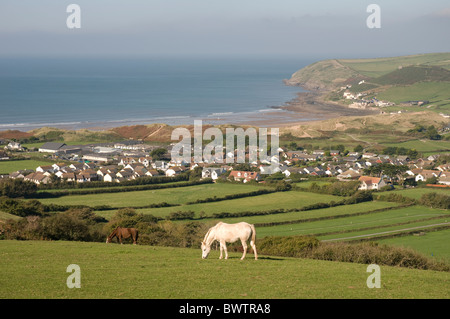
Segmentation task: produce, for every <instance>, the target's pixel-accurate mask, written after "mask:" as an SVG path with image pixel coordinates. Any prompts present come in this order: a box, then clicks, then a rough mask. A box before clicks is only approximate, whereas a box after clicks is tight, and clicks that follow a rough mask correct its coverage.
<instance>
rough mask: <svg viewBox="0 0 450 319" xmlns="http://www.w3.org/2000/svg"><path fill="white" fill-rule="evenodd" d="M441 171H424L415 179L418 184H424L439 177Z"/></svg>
mask: <svg viewBox="0 0 450 319" xmlns="http://www.w3.org/2000/svg"><path fill="white" fill-rule="evenodd" d="M441 173H442V172H441V171H439V170H431V169H423V170H421V171H420V172H418V173H417V175H416V177H415V179H416V182H424V181H426V180H427V179H429V178H432V177H439V176H440V175H441Z"/></svg>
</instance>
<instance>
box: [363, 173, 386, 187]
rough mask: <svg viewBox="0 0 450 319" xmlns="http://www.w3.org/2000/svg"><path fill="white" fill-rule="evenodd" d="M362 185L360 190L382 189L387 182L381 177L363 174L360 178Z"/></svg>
mask: <svg viewBox="0 0 450 319" xmlns="http://www.w3.org/2000/svg"><path fill="white" fill-rule="evenodd" d="M358 180H359V181H360V182H361V185H360V186H359V188H358V189H360V190H372V189H375V190H380V189H381V188H382V187H383V186H386V182H385V181H384V180H383V179H382V178H381V177H372V176H361V177H360V178H359V179H358Z"/></svg>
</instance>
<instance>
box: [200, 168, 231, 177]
mask: <svg viewBox="0 0 450 319" xmlns="http://www.w3.org/2000/svg"><path fill="white" fill-rule="evenodd" d="M224 172H225V169H223V168H221V167H205V168H203V170H202V178H212V179H213V180H216V179H218V178H219V176H220V175H221V174H223V173H224Z"/></svg>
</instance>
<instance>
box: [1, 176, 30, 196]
mask: <svg viewBox="0 0 450 319" xmlns="http://www.w3.org/2000/svg"><path fill="white" fill-rule="evenodd" d="M36 192H37V185H36V184H35V183H33V182H30V181H24V180H21V179H7V180H6V181H3V182H1V183H0V196H6V197H10V198H15V197H28V196H32V195H34V194H36Z"/></svg>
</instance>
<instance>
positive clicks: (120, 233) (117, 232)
mask: <svg viewBox="0 0 450 319" xmlns="http://www.w3.org/2000/svg"><path fill="white" fill-rule="evenodd" d="M114 237H117V239H118V240H119V242H120V244H122V238H124V239H127V238H130V237H132V239H133V245H136V244H137V240H138V230H137V229H136V228H122V227H117V228H116V229H114V230H113V232H112V233H111V234H110V235H109V236H108V238H107V239H106V243H110V242H111V239H113V238H114Z"/></svg>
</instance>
